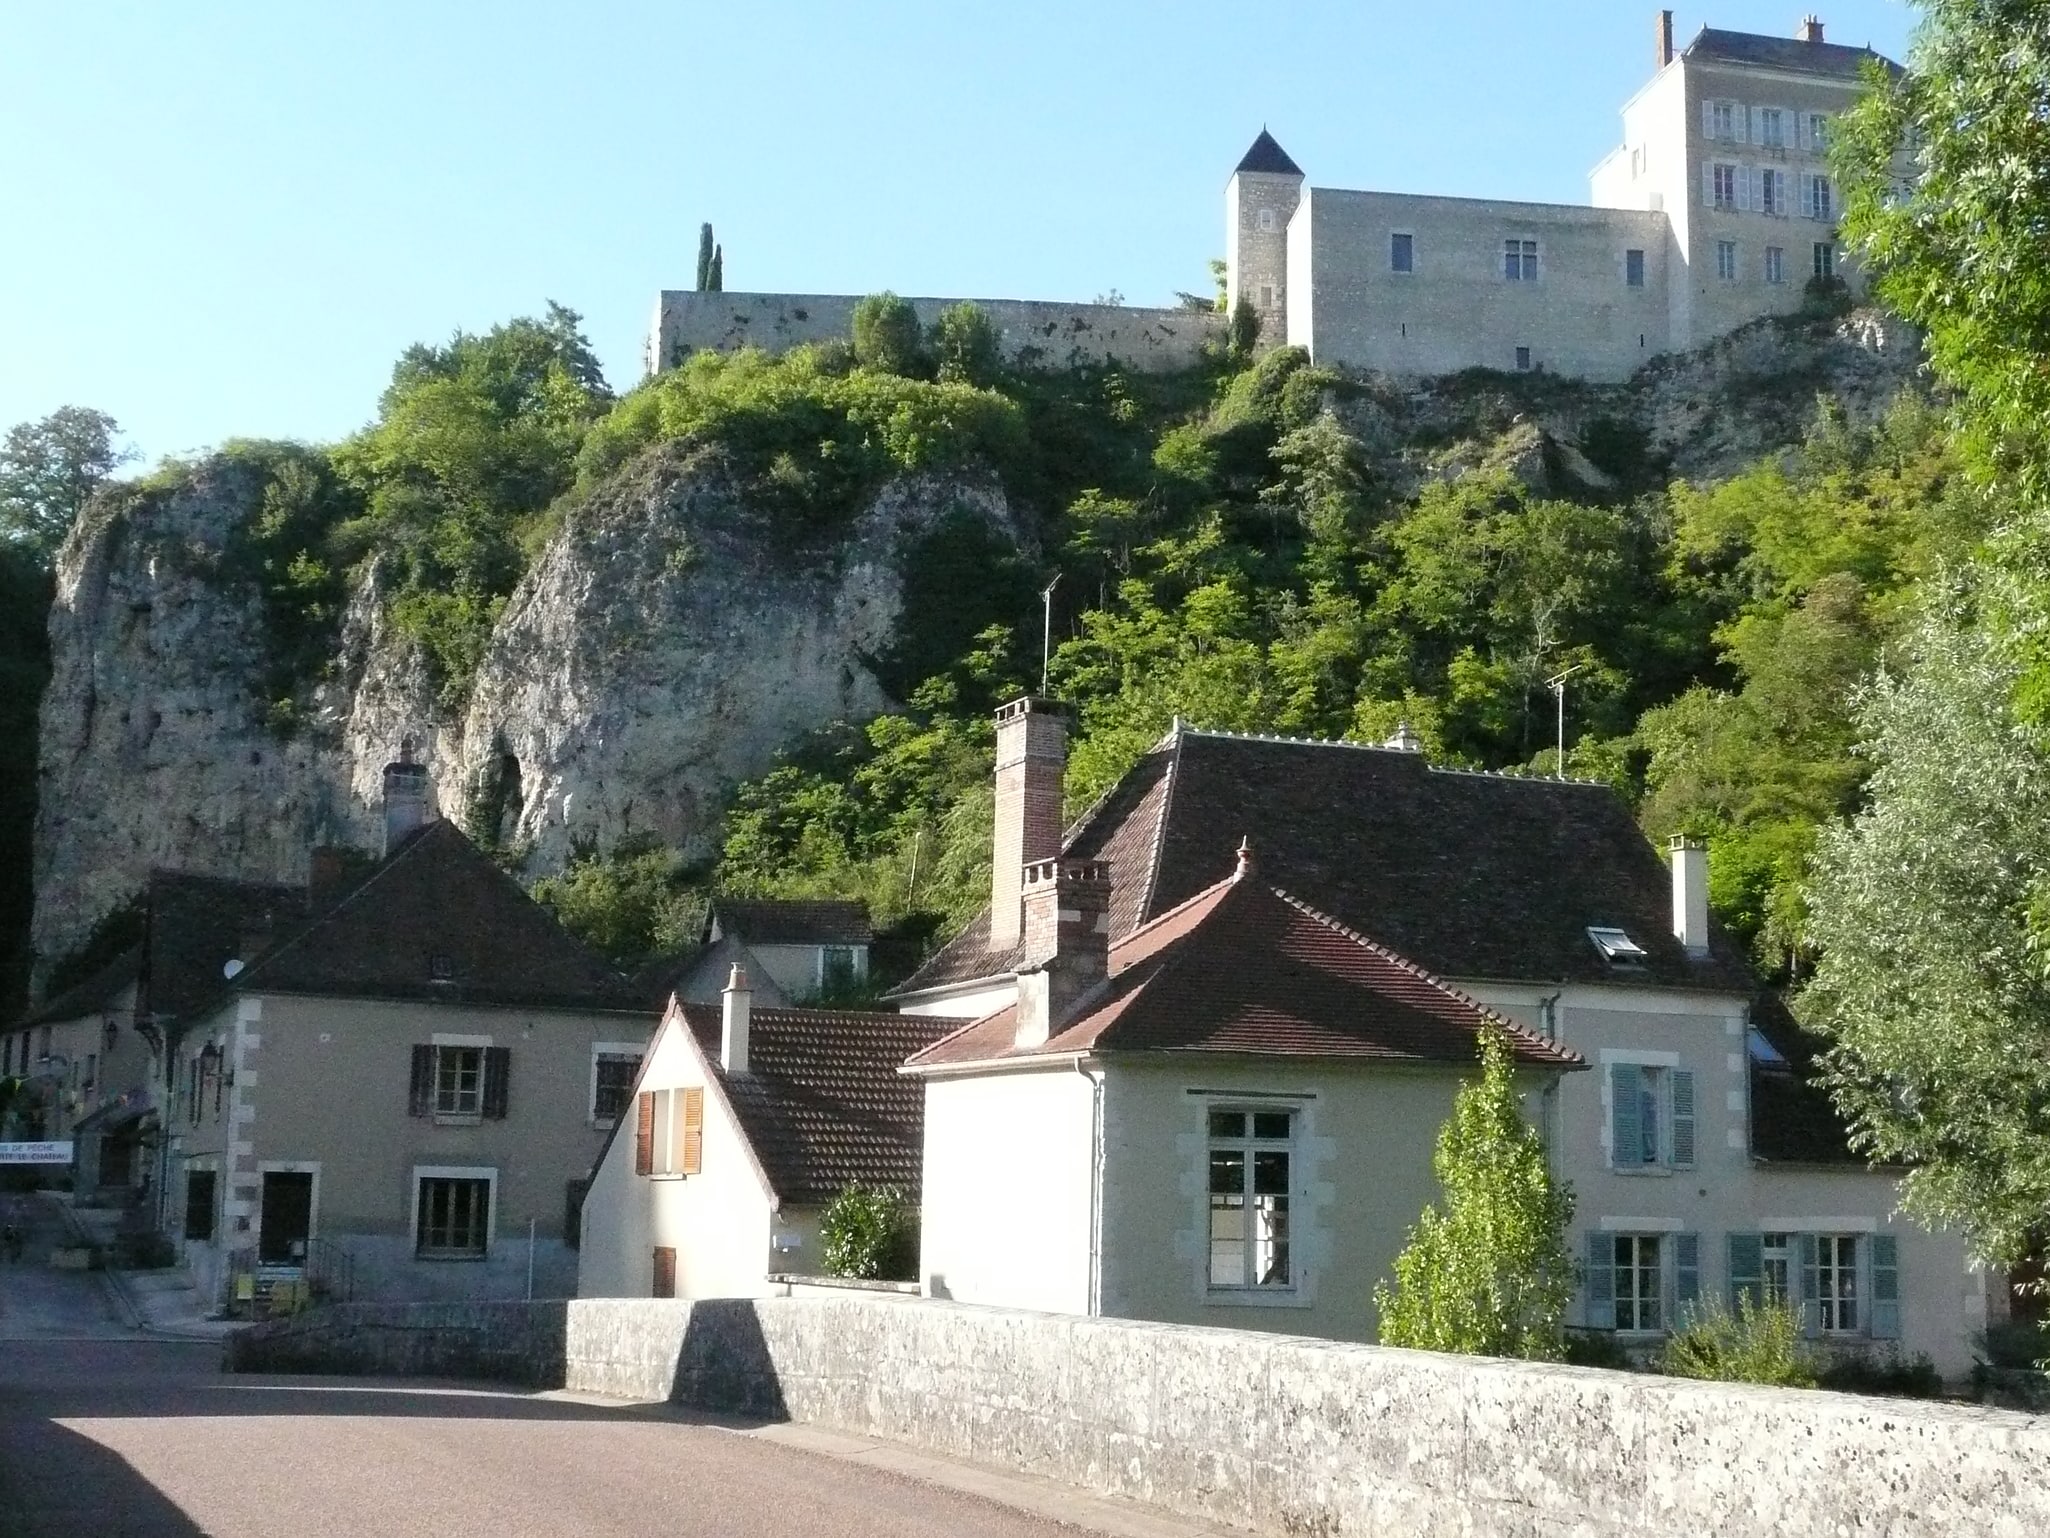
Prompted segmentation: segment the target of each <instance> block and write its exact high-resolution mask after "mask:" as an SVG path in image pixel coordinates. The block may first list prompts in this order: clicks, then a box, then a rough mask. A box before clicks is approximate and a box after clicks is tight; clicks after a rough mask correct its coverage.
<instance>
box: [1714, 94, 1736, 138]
mask: <svg viewBox="0 0 2050 1538" xmlns="http://www.w3.org/2000/svg"><path fill="white" fill-rule="evenodd" d="M1708 133H1709V137H1710V138H1712V139H1734V138H1736V137H1737V104H1736V103H1735V102H1731V101H1719V102H1717V103H1715V105H1714V106H1712V107H1710V108H1709V111H1708Z"/></svg>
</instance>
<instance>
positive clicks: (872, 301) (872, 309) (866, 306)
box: [854, 290, 924, 379]
mask: <svg viewBox="0 0 2050 1538" xmlns="http://www.w3.org/2000/svg"><path fill="white" fill-rule="evenodd" d="M919 331H920V328H919V324H918V312H917V311H916V310H914V309H912V308H911V301H910V300H908V299H899V298H898V297H897V296H896V295H895V294H893V293H890V292H889V291H888V290H885V291H884V292H882V293H880V294H870V295H869V296H868V297H867V298H866V299H863V300H861V301H860V302H859V303H858V304H856V305H855V306H854V358H855V361H856V362H857V363H859V364H860V365H861V366H862V367H863V368H870V369H875V370H877V371H878V372H880V373H884V374H897V375H900V376H901V377H903V378H905V379H914V378H916V377H918V376H919V375H920V374H921V373H922V372H923V371H924V358H923V357H922V355H921V350H920V347H919V340H920V338H919Z"/></svg>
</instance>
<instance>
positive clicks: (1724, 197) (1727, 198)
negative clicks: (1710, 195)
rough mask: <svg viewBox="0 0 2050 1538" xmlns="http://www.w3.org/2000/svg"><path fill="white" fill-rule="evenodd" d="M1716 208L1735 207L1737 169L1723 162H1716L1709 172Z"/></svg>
mask: <svg viewBox="0 0 2050 1538" xmlns="http://www.w3.org/2000/svg"><path fill="white" fill-rule="evenodd" d="M1710 174H1711V177H1712V185H1713V187H1714V190H1715V206H1716V207H1717V208H1735V207H1736V206H1737V167H1736V166H1734V165H1731V164H1728V163H1727V162H1724V161H1720V160H1719V161H1717V162H1716V163H1715V165H1714V167H1713V168H1712V170H1711V173H1710Z"/></svg>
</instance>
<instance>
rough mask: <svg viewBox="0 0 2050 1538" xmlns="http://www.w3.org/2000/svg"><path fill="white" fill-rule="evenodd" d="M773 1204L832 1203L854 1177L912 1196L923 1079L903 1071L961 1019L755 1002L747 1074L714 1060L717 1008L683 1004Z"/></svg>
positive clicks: (916, 1181) (919, 1147)
mask: <svg viewBox="0 0 2050 1538" xmlns="http://www.w3.org/2000/svg"><path fill="white" fill-rule="evenodd" d="M682 1008H683V1014H684V1019H685V1021H686V1022H687V1023H688V1024H689V1026H690V1029H691V1034H692V1035H693V1036H695V1037H696V1038H697V1042H698V1045H699V1047H700V1048H701V1049H702V1050H703V1052H704V1054H705V1057H706V1059H707V1060H708V1061H709V1062H710V1063H711V1065H712V1070H713V1072H714V1073H716V1074H717V1075H718V1078H719V1085H720V1088H721V1089H723V1090H724V1091H725V1092H726V1098H727V1100H728V1102H729V1103H730V1104H731V1105H732V1106H733V1111H734V1114H735V1115H736V1116H737V1117H738V1118H739V1119H740V1125H741V1130H742V1131H743V1132H744V1133H745V1134H746V1135H747V1140H748V1143H749V1144H750V1145H751V1146H752V1147H753V1149H754V1153H755V1157H756V1158H757V1159H759V1160H760V1161H761V1164H762V1169H763V1170H764V1172H765V1173H766V1174H767V1175H768V1177H769V1185H770V1186H771V1188H773V1189H774V1191H775V1193H776V1195H777V1197H778V1199H780V1200H781V1201H783V1202H786V1203H791V1204H794V1205H800V1206H808V1205H816V1204H822V1203H825V1202H829V1201H831V1200H832V1199H833V1198H834V1197H836V1196H838V1195H839V1194H840V1193H841V1191H843V1190H845V1189H846V1188H847V1186H848V1185H849V1184H850V1183H852V1182H854V1181H860V1182H861V1183H862V1184H864V1185H892V1186H898V1187H901V1188H902V1189H903V1190H905V1191H907V1192H909V1193H910V1194H911V1195H912V1196H914V1197H916V1195H917V1194H918V1189H919V1161H920V1156H921V1152H922V1147H923V1142H924V1136H925V1086H924V1085H922V1084H920V1083H918V1082H917V1081H916V1080H913V1079H907V1078H905V1077H904V1076H903V1075H902V1074H900V1073H898V1072H897V1068H898V1065H899V1064H901V1063H902V1062H903V1061H904V1059H905V1058H907V1057H909V1056H910V1055H911V1054H912V1053H914V1052H917V1051H919V1050H921V1049H922V1048H925V1047H927V1046H930V1045H931V1044H932V1042H933V1041H934V1040H935V1039H936V1038H937V1037H939V1036H940V1035H942V1034H943V1033H944V1032H946V1031H947V1030H948V1029H949V1028H951V1027H952V1026H953V1025H954V1024H955V1022H954V1021H952V1020H947V1019H943V1018H940V1017H938V1016H932V1015H896V1014H882V1013H878V1012H874V1011H866V1010H828V1009H757V1010H754V1011H753V1012H752V1013H751V1014H750V1016H749V1024H748V1049H747V1054H748V1071H747V1072H746V1073H727V1072H726V1071H725V1070H724V1069H722V1068H720V1067H719V1034H720V1018H721V1016H720V1007H719V1006H718V1005H717V1004H685V1005H683V1006H682Z"/></svg>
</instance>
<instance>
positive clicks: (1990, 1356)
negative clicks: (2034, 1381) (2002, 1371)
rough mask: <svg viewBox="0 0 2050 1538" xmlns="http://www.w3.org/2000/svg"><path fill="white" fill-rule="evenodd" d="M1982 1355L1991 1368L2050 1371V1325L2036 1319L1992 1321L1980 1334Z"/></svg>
mask: <svg viewBox="0 0 2050 1538" xmlns="http://www.w3.org/2000/svg"><path fill="white" fill-rule="evenodd" d="M1978 1345H1979V1355H1980V1357H1981V1358H1982V1359H1983V1360H1984V1361H1985V1363H1986V1365H1987V1366H1988V1367H1997V1368H2006V1369H2013V1370H2019V1371H2023V1372H2029V1371H2035V1372H2042V1371H2046V1370H2050V1368H2046V1363H2050V1325H2046V1324H2044V1323H2043V1322H2042V1321H2040V1320H2035V1319H2008V1320H2004V1321H2002V1322H2001V1323H1999V1324H1989V1325H1987V1326H1986V1328H1985V1330H1984V1331H1983V1332H1982V1333H1981V1334H1980V1336H1979V1341H1978Z"/></svg>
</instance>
